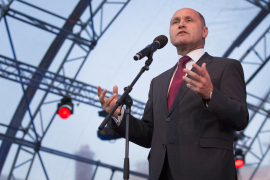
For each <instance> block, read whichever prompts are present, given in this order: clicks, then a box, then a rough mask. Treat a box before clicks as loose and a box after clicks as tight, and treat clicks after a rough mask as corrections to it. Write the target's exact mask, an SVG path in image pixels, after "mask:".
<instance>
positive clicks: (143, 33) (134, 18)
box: [0, 0, 270, 180]
mask: <svg viewBox="0 0 270 180" xmlns="http://www.w3.org/2000/svg"><path fill="white" fill-rule="evenodd" d="M27 2H30V3H33V4H35V5H37V6H39V7H42V8H44V9H46V10H49V11H51V12H53V13H56V14H59V15H61V16H64V17H68V16H69V15H70V13H71V12H72V10H73V8H74V7H75V5H76V4H77V2H78V1H71V0H65V1H64V0H57V1H55V0H46V1H34V0H28V1H27ZM99 2H100V1H98V0H96V1H93V4H94V5H97V4H98V3H99ZM184 7H190V8H193V9H195V10H197V11H199V12H200V13H201V14H203V15H204V17H205V19H206V25H207V26H208V28H209V35H208V37H207V39H206V46H205V51H207V52H208V53H209V54H210V55H212V56H222V55H223V54H224V53H225V51H226V50H227V49H228V47H229V46H230V45H231V44H232V42H233V41H234V40H235V39H236V38H237V37H238V35H239V34H240V33H241V32H242V31H243V29H244V28H245V27H246V26H247V25H248V24H249V22H250V21H251V20H252V19H253V18H254V17H255V16H256V15H257V13H258V12H259V11H260V9H259V8H257V7H256V6H254V5H252V4H250V3H248V2H247V1H245V0H237V1H235V0H208V1H205V0H189V1H179V0H166V1H164V0H147V1H144V0H133V1H131V2H130V3H129V4H128V5H127V7H126V8H125V9H124V11H123V12H122V13H121V14H120V15H119V16H118V17H117V19H116V20H115V22H114V23H113V24H112V25H111V26H110V27H109V29H108V30H107V32H105V34H104V35H103V36H102V37H101V39H100V40H99V41H98V43H97V46H96V47H95V48H94V50H93V51H92V52H91V53H90V55H89V57H88V58H87V61H86V63H85V64H84V66H83V68H82V70H81V71H80V73H79V76H78V78H77V79H78V80H79V81H82V82H85V83H88V84H91V85H94V86H98V85H100V86H101V87H102V88H106V89H108V90H112V87H113V86H114V85H118V86H119V93H120V94H122V93H123V88H124V87H125V86H127V85H129V84H130V83H131V82H132V80H133V79H134V78H135V76H136V75H137V73H138V72H139V71H140V69H141V67H142V66H143V65H144V62H145V59H143V60H141V61H134V60H133V56H134V55H135V54H136V53H137V52H138V51H140V50H141V49H142V48H144V47H145V46H146V45H148V44H150V43H151V42H152V41H153V39H154V38H155V37H156V36H158V35H161V34H163V35H166V36H167V37H169V21H170V19H171V17H172V15H173V14H174V12H175V11H176V10H178V9H180V8H184ZM11 8H14V9H17V10H18V11H21V12H24V13H27V14H29V15H31V16H34V17H36V18H40V19H42V20H44V21H46V22H50V23H52V24H55V25H57V26H59V27H61V26H62V24H63V23H64V22H63V21H61V20H58V19H56V18H53V17H51V16H47V15H45V14H44V13H40V12H39V11H37V10H33V9H32V8H28V7H26V6H24V5H22V4H20V3H18V2H16V1H15V2H14V4H12V6H11ZM118 9H119V6H117V5H107V6H106V8H104V13H105V15H104V19H105V21H106V20H108V19H106V15H107V16H108V17H111V14H113V13H114V12H116V11H117V10H118ZM88 17H89V9H87V11H86V12H85V13H84V15H83V17H82V20H85V19H87V18H88ZM7 20H8V23H9V28H10V31H11V35H12V39H13V43H14V46H15V51H16V54H17V59H18V60H19V61H22V62H26V63H28V64H31V65H34V66H38V64H39V63H40V61H41V59H42V57H43V55H44V54H45V53H46V51H47V49H48V47H49V46H50V44H51V42H52V41H53V39H54V38H55V35H53V34H50V33H49V32H46V31H43V30H41V29H39V28H36V27H33V26H30V25H28V24H25V23H22V22H20V21H18V20H15V19H12V18H10V17H8V18H7ZM96 20H98V19H96ZM267 22H268V23H267ZM269 22H270V17H269V16H268V17H267V18H265V20H264V21H263V22H262V23H261V24H260V26H258V28H257V29H256V31H254V32H253V33H252V34H251V35H250V36H249V38H248V39H247V40H246V41H245V42H244V43H243V45H241V46H240V47H239V48H237V49H236V50H235V51H234V52H233V53H232V54H231V55H230V57H231V58H234V59H239V58H240V57H241V56H242V55H243V53H244V52H245V51H246V50H247V48H248V47H250V46H251V44H252V43H254V42H255V41H256V40H257V38H258V37H259V36H260V35H261V34H262V32H263V31H265V29H266V28H267V27H268V26H269ZM95 28H99V27H95ZM268 42H269V41H268ZM70 44H71V42H70V40H66V41H65V43H64V45H63V46H62V48H61V49H60V51H59V53H58V54H57V56H56V58H55V59H54V62H53V63H52V65H51V66H50V68H49V70H50V71H52V72H56V70H57V69H58V67H59V64H60V62H61V61H62V60H63V58H64V56H65V54H66V52H67V49H68V48H69V46H70ZM268 53H269V52H268ZM0 54H1V55H5V56H8V57H11V58H13V56H12V53H11V49H10V44H9V41H8V38H7V32H6V28H5V24H4V21H3V19H2V20H1V22H0ZM81 54H83V52H82V50H81V49H80V48H79V47H76V48H74V50H73V52H72V54H71V57H70V58H72V57H79V56H80V55H81ZM153 58H154V61H153V63H152V65H151V66H150V70H149V71H147V72H145V73H144V74H143V75H142V77H141V78H140V80H139V81H138V83H137V84H136V85H135V87H134V89H133V90H132V92H131V96H132V97H133V98H134V99H137V100H140V101H142V102H146V101H147V95H148V90H149V85H150V81H151V79H152V78H154V77H155V76H157V75H159V74H160V73H162V72H164V71H165V70H167V69H169V68H171V67H172V66H173V65H174V64H175V63H176V62H177V60H178V55H177V53H176V49H175V47H173V46H172V45H171V44H170V42H169V43H168V44H167V45H166V46H165V47H164V48H163V49H161V50H158V51H156V52H155V54H154V57H153ZM80 63H81V62H80V61H74V62H71V63H68V64H66V65H65V73H66V74H65V75H66V76H68V77H73V75H74V73H75V70H76V69H77V68H78V66H79V64H80ZM268 66H269V65H268ZM268 66H266V67H265V68H264V69H263V71H262V73H260V74H259V75H258V76H259V77H258V78H257V79H256V81H253V82H252V83H251V84H250V85H249V86H248V87H247V89H248V91H250V92H253V93H257V94H258V95H260V96H263V95H264V94H265V93H266V91H268V90H269V88H270V87H269V86H270V84H269V83H267V82H268V81H267V79H268V78H270V77H269V75H270V73H269V71H268V69H269V67H268ZM252 68H253V67H252V66H246V67H244V70H245V76H246V79H247V78H248V77H249V76H250V75H251V74H252V71H251V69H252ZM0 84H2V86H1V88H0V92H1V93H0V100H1V101H0V109H1V119H0V122H1V123H4V124H9V122H10V120H11V118H12V115H13V113H14V111H15V110H16V108H17V105H18V102H19V100H20V99H21V97H22V89H21V87H20V84H18V83H15V82H11V81H9V80H6V79H3V78H0ZM43 94H44V92H43V91H40V90H39V91H37V93H36V95H35V98H34V100H33V102H32V103H31V110H32V111H34V110H35V109H36V106H37V104H38V103H39V101H40V98H41V97H42V95H43ZM60 99H61V97H59V96H56V95H52V94H50V95H49V96H48V97H47V99H46V102H48V101H51V100H60ZM74 104H75V111H74V114H73V115H72V116H71V117H70V118H69V119H67V120H62V119H60V118H59V117H56V118H55V119H54V121H53V124H52V126H51V127H50V129H49V131H48V133H47V135H46V136H45V138H44V140H43V142H42V146H44V147H49V148H52V149H56V150H60V151H64V152H67V153H71V154H74V153H75V152H76V151H77V150H78V149H80V146H81V145H82V144H87V145H89V147H90V149H91V151H92V152H94V154H95V155H94V160H100V161H101V162H104V163H108V164H111V165H114V166H118V167H122V166H123V159H124V150H125V149H124V146H125V141H124V140H123V139H120V140H116V141H115V142H107V141H101V140H100V139H98V138H97V129H98V126H99V125H100V123H101V122H102V120H103V119H102V118H100V117H99V116H98V113H97V112H98V111H99V110H100V109H98V108H95V107H92V106H89V105H85V104H82V103H77V102H74ZM77 104H79V105H78V106H77ZM56 106H57V103H52V104H48V105H43V106H42V112H43V118H44V119H43V120H44V124H45V125H47V124H48V122H49V120H50V118H51V117H52V115H53V113H54V112H55V109H56ZM259 118H260V117H258V119H259ZM262 118H263V117H261V119H262ZM28 122H29V116H28V115H26V116H25V118H24V121H23V125H24V126H25V125H27V124H28ZM257 124H259V123H257ZM35 125H36V126H37V130H38V132H41V130H40V129H41V128H40V121H39V119H38V118H37V119H36V120H35ZM5 131H6V128H4V127H0V132H1V133H5ZM254 132H255V131H254V130H253V131H252V130H250V133H254ZM21 136H22V134H21V133H18V134H17V137H21ZM268 137H269V136H268ZM27 140H30V139H29V138H28V139H27ZM0 143H1V141H0ZM16 149H17V145H12V148H11V151H10V153H9V156H8V158H7V161H6V164H5V167H4V169H3V171H2V174H4V175H7V174H8V172H9V170H10V166H11V164H12V162H13V158H14V155H15V152H16ZM148 152H149V149H145V148H142V147H139V146H137V145H135V144H133V143H130V166H131V167H130V169H131V170H140V171H143V170H142V169H139V168H138V164H147V155H148ZM41 155H42V158H43V160H44V164H45V167H46V169H47V172H48V174H49V177H50V178H51V179H57V180H60V179H63V180H73V179H74V172H75V161H73V160H69V159H66V158H62V157H58V156H55V155H52V154H47V153H42V152H41ZM28 157H30V156H28V155H27V154H24V153H21V155H20V157H19V162H23V160H26V159H28ZM267 158H268V159H267ZM267 158H266V161H267V162H265V164H267V163H269V157H267ZM141 166H142V165H141ZM27 168H28V166H24V167H20V168H18V169H16V171H15V173H14V174H15V177H18V178H22V177H24V175H25V173H26V170H27ZM109 177H110V171H109V170H106V169H100V170H99V171H98V173H97V178H96V179H109ZM121 177H122V174H120V173H117V174H116V175H115V177H114V179H121ZM30 179H39V180H42V179H45V176H43V172H42V169H41V165H40V163H39V160H38V159H37V158H36V160H35V163H34V165H33V168H32V171H31V174H30Z"/></svg>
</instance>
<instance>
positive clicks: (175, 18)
mask: <svg viewBox="0 0 270 180" xmlns="http://www.w3.org/2000/svg"><path fill="white" fill-rule="evenodd" d="M175 20H180V18H179V17H174V18H173V19H172V20H171V22H172V21H175Z"/></svg>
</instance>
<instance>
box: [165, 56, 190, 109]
mask: <svg viewBox="0 0 270 180" xmlns="http://www.w3.org/2000/svg"><path fill="white" fill-rule="evenodd" d="M189 60H190V57H188V56H183V57H182V58H181V59H180V60H179V65H178V69H177V71H176V72H175V74H174V77H173V80H172V83H171V87H170V90H169V94H168V97H167V104H168V110H169V112H170V110H171V107H172V105H173V102H174V99H175V97H176V95H177V93H178V91H179V89H180V86H181V83H182V81H183V76H184V75H185V72H184V71H183V69H184V68H185V67H186V63H187V62H188V61H189Z"/></svg>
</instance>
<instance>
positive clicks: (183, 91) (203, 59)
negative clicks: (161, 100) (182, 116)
mask: <svg viewBox="0 0 270 180" xmlns="http://www.w3.org/2000/svg"><path fill="white" fill-rule="evenodd" d="M212 60H213V57H212V56H210V55H209V54H208V53H205V54H204V55H203V56H202V57H201V58H200V59H199V60H198V61H197V63H196V64H197V65H198V66H202V64H203V63H206V66H207V65H209V64H210V63H211V62H212ZM191 71H193V72H195V73H197V74H199V73H198V72H197V71H196V70H195V69H194V68H192V69H191ZM187 77H189V78H191V76H189V75H188V76H187ZM188 90H189V88H188V87H187V82H186V81H183V82H182V84H181V87H180V89H179V91H178V93H177V95H176V98H175V100H174V102H173V105H172V107H171V110H170V112H169V114H168V115H170V114H171V113H172V112H173V110H174V109H175V108H176V107H177V105H178V104H179V103H180V101H181V100H182V98H183V97H184V96H185V94H186V93H187V92H188ZM166 104H167V103H166ZM167 109H168V108H167Z"/></svg>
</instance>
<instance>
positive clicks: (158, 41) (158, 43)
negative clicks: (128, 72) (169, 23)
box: [133, 35, 168, 61]
mask: <svg viewBox="0 0 270 180" xmlns="http://www.w3.org/2000/svg"><path fill="white" fill-rule="evenodd" d="M167 42H168V38H167V37H166V36H164V35H160V36H158V37H156V38H155V39H154V41H153V43H152V44H149V45H148V46H146V47H145V48H144V49H143V50H141V51H140V52H138V53H137V54H136V55H135V56H134V57H133V59H134V60H135V61H137V60H140V59H142V58H144V57H145V56H147V55H148V54H150V53H151V52H155V51H156V50H157V49H161V48H163V47H164V46H165V45H166V44H167Z"/></svg>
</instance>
